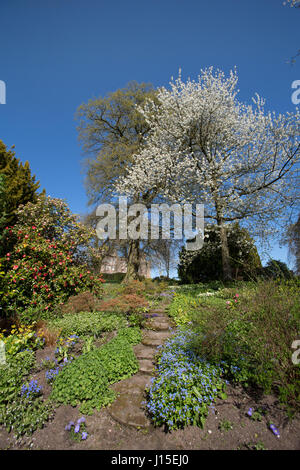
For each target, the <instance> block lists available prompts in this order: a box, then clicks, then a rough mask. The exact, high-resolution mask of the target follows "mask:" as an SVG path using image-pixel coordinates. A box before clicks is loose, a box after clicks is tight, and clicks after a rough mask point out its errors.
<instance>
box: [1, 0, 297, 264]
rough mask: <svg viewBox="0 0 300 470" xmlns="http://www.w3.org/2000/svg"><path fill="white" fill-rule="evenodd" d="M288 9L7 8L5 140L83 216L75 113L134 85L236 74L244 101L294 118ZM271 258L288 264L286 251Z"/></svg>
mask: <svg viewBox="0 0 300 470" xmlns="http://www.w3.org/2000/svg"><path fill="white" fill-rule="evenodd" d="M282 3H283V0H226V1H224V0H185V1H184V2H183V1H182V0H180V1H179V0H150V1H144V0H139V1H137V0H126V1H124V0H111V1H108V0H51V1H49V0H46V1H41V0H1V1H0V21H1V28H0V50H1V61H0V80H3V81H5V83H6V87H7V95H6V104H5V105H0V139H2V140H3V141H4V143H5V144H6V145H7V146H8V147H10V146H11V145H13V144H14V145H15V150H16V154H17V157H19V158H20V159H21V160H22V161H25V160H28V161H29V163H30V166H31V169H32V172H33V173H34V174H35V175H36V177H37V179H38V180H40V183H41V187H42V188H45V189H46V192H47V194H50V195H51V196H54V197H60V198H64V199H66V200H67V202H68V204H69V206H70V208H71V210H72V211H73V212H75V213H84V212H85V211H86V202H87V198H86V194H85V189H84V186H83V175H82V173H81V163H80V162H81V161H82V158H83V156H82V154H81V149H80V147H79V145H78V141H77V131H76V121H75V120H74V114H75V112H76V109H77V108H78V106H79V105H80V104H81V103H83V102H86V101H87V100H89V99H90V98H93V97H96V96H99V95H101V96H103V95H105V94H106V93H108V92H110V91H114V90H116V89H117V88H122V87H124V86H125V85H126V84H127V83H128V82H129V81H130V80H136V81H138V82H150V83H152V84H153V85H154V86H155V87H156V86H161V85H165V86H167V85H168V83H169V81H170V78H171V76H174V77H176V76H177V75H178V69H179V68H182V75H183V78H187V77H191V78H195V79H196V78H197V75H198V73H199V71H200V69H201V68H204V67H208V66H211V65H213V66H214V67H219V68H221V69H223V70H224V71H225V72H226V73H228V72H229V70H230V69H231V68H233V67H234V66H235V65H236V66H237V70H238V75H239V89H240V90H241V92H240V95H239V97H240V99H241V100H242V101H246V102H249V101H250V99H251V97H252V96H253V95H254V93H255V92H258V93H259V94H260V95H261V96H263V97H264V98H266V108H267V109H272V110H275V111H276V112H283V113H285V112H286V111H294V110H295V105H294V104H293V103H292V101H291V93H292V89H291V84H292V82H293V81H294V80H300V57H299V58H298V61H296V63H295V64H294V65H293V66H291V65H289V64H287V61H288V60H289V58H290V57H291V56H293V55H294V54H295V53H296V52H297V50H298V49H299V48H300V28H299V24H300V9H298V10H295V9H292V8H290V7H287V6H283V4H282ZM272 256H273V257H276V258H279V259H282V260H283V261H287V258H286V250H285V249H284V250H281V251H280V250H279V249H278V248H276V249H275V251H274V252H273V253H272Z"/></svg>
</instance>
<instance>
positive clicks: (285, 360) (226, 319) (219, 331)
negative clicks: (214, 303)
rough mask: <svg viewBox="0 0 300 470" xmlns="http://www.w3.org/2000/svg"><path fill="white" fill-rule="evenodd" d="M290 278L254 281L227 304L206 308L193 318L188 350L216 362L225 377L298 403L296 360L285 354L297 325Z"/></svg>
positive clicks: (294, 289) (297, 308)
mask: <svg viewBox="0 0 300 470" xmlns="http://www.w3.org/2000/svg"><path fill="white" fill-rule="evenodd" d="M296 284H297V282H292V281H289V282H285V283H279V282H274V281H273V282H272V281H268V282H266V281H265V282H259V283H257V284H256V287H255V288H253V286H251V289H250V291H249V290H248V291H247V290H246V289H242V290H241V292H240V293H239V297H238V298H237V297H236V296H235V300H237V302H233V303H232V306H231V308H225V309H223V310H220V309H209V313H208V314H207V315H206V317H205V318H204V317H202V318H201V322H199V324H198V333H199V334H198V336H195V343H194V350H195V351H196V352H198V353H200V352H201V354H202V355H203V356H204V357H206V358H207V360H209V361H210V362H212V363H214V364H221V365H222V367H223V369H224V371H225V373H226V374H227V376H228V377H227V378H229V379H230V380H233V381H235V382H239V383H242V384H243V385H245V386H247V385H249V384H252V385H255V386H258V387H260V388H261V389H262V390H263V391H264V392H266V393H270V392H271V391H274V392H276V393H277V394H278V396H279V398H280V400H281V402H282V403H284V404H286V405H288V406H292V407H294V409H299V397H300V387H299V384H300V365H299V364H298V365H297V364H293V362H292V360H291V355H292V351H291V344H292V343H293V341H294V340H295V338H297V337H298V335H299V330H300V318H299V311H300V302H299V289H298V285H296ZM233 306H234V307H233ZM196 323H197V322H196V321H195V319H194V325H195V324H196Z"/></svg>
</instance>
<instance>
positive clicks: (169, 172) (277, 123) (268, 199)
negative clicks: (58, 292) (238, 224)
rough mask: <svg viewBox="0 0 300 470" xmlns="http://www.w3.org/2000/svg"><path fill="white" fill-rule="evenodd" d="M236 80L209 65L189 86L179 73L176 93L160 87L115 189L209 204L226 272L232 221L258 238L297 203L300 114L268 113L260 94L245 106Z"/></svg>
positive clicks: (148, 106) (208, 213)
mask: <svg viewBox="0 0 300 470" xmlns="http://www.w3.org/2000/svg"><path fill="white" fill-rule="evenodd" d="M237 82H238V77H237V73H236V70H234V71H230V74H229V76H228V77H226V76H225V74H224V72H222V71H220V70H216V71H214V70H213V68H212V67H210V68H208V69H204V70H201V73H200V75H199V77H198V81H197V82H196V81H194V80H191V79H188V80H187V81H186V82H183V81H182V78H181V73H180V74H179V77H178V79H176V80H175V81H174V80H173V79H172V81H171V83H170V89H167V88H165V87H162V88H161V89H160V90H159V91H158V93H157V98H158V101H159V103H157V101H155V102H154V101H151V100H149V101H148V102H147V103H146V104H145V105H144V106H143V107H139V111H140V112H141V113H142V114H143V116H144V117H145V120H146V122H147V123H148V124H149V127H150V129H151V130H150V132H149V135H148V137H147V141H146V144H145V146H144V148H143V149H142V150H141V151H140V153H138V154H136V155H135V157H134V159H133V160H134V161H135V163H134V164H133V165H132V166H131V167H130V168H129V169H128V171H127V175H126V176H124V177H122V178H120V179H119V180H118V181H117V182H116V184H115V189H116V190H117V191H118V193H121V194H126V195H133V194H135V193H137V192H138V191H144V192H145V191H147V190H153V189H154V190H156V192H157V194H160V195H162V197H164V198H167V199H168V200H170V201H176V202H195V201H196V202H199V203H202V204H204V205H205V217H206V218H207V219H209V220H210V221H215V222H216V223H217V224H218V226H220V228H221V245H222V259H223V265H224V266H225V265H226V269H227V271H228V268H229V266H228V263H229V257H228V249H227V240H226V233H225V232H226V231H225V228H224V227H225V226H226V224H227V223H231V222H234V221H244V225H246V226H247V228H248V229H250V230H251V229H252V230H251V232H252V234H253V235H255V234H257V233H259V232H260V233H264V234H267V233H270V232H272V231H274V221H275V220H276V224H279V219H280V217H283V218H284V217H285V216H286V214H287V213H286V208H287V207H288V206H290V205H291V204H295V201H297V200H299V194H298V193H297V185H296V177H297V163H298V162H299V153H300V146H299V134H300V132H299V131H300V125H299V124H300V114H299V110H298V109H296V112H295V113H286V114H285V115H282V114H279V115H278V116H276V115H275V113H274V112H265V110H264V105H265V102H264V100H263V99H262V98H261V97H260V96H259V95H258V94H256V95H255V97H254V98H253V104H252V105H246V104H243V103H241V102H239V101H238V99H237V93H238V90H237V89H236V87H237ZM272 223H273V226H272ZM276 224H275V225H276ZM254 229H256V233H254V232H255V230H254ZM267 229H269V232H268V230H267Z"/></svg>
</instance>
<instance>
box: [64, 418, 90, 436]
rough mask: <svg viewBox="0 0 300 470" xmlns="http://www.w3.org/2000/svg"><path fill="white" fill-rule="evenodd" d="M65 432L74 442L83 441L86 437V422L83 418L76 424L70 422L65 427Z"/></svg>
mask: <svg viewBox="0 0 300 470" xmlns="http://www.w3.org/2000/svg"><path fill="white" fill-rule="evenodd" d="M65 431H68V432H69V435H70V437H71V438H72V439H73V440H74V441H85V440H86V439H87V437H88V433H87V432H86V422H85V418H84V416H82V417H81V418H79V419H78V420H77V422H76V423H74V422H73V421H70V422H69V423H68V424H67V425H66V427H65Z"/></svg>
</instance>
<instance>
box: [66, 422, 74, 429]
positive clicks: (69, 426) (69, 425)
mask: <svg viewBox="0 0 300 470" xmlns="http://www.w3.org/2000/svg"><path fill="white" fill-rule="evenodd" d="M72 426H74V423H73V421H70V422H69V424H67V426H66V427H65V430H66V431H71V427H72Z"/></svg>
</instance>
